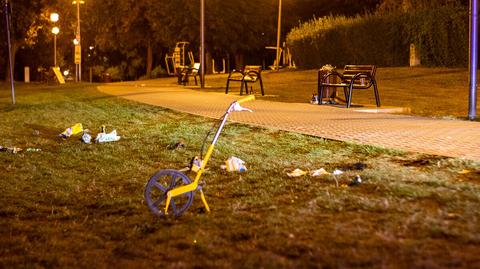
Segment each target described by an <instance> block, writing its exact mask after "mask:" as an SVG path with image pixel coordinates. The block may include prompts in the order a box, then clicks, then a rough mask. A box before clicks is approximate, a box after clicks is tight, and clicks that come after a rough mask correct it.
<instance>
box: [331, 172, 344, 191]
mask: <svg viewBox="0 0 480 269" xmlns="http://www.w3.org/2000/svg"><path fill="white" fill-rule="evenodd" d="M341 174H343V171H342V170H339V169H335V171H333V173H332V175H333V179H334V180H335V186H336V187H337V188H338V179H337V176H339V175H341Z"/></svg>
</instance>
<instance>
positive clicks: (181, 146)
mask: <svg viewBox="0 0 480 269" xmlns="http://www.w3.org/2000/svg"><path fill="white" fill-rule="evenodd" d="M186 147H187V145H186V144H185V142H183V141H182V140H180V141H178V142H176V143H172V144H170V145H168V146H167V149H171V150H173V149H184V148H186Z"/></svg>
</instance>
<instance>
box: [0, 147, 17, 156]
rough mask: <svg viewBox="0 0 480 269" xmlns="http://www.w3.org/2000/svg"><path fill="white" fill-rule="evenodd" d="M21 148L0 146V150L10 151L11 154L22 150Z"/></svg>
mask: <svg viewBox="0 0 480 269" xmlns="http://www.w3.org/2000/svg"><path fill="white" fill-rule="evenodd" d="M22 150H23V149H21V148H17V147H7V148H4V147H2V146H0V151H5V152H8V153H12V154H17V153H19V152H20V151H22Z"/></svg>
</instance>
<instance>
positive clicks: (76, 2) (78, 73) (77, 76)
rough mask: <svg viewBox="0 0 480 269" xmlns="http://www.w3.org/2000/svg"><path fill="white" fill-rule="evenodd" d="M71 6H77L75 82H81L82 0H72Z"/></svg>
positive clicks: (83, 2)
mask: <svg viewBox="0 0 480 269" xmlns="http://www.w3.org/2000/svg"><path fill="white" fill-rule="evenodd" d="M72 4H74V5H77V31H76V33H75V40H77V41H78V44H77V43H75V69H76V71H75V73H76V74H75V80H76V81H82V53H81V51H82V47H81V46H82V44H81V37H80V4H85V1H83V0H74V1H73V2H72Z"/></svg>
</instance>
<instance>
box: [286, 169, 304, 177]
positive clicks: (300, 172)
mask: <svg viewBox="0 0 480 269" xmlns="http://www.w3.org/2000/svg"><path fill="white" fill-rule="evenodd" d="M306 174H307V171H303V170H302V169H298V168H297V169H295V170H293V171H292V172H287V176H289V177H300V176H304V175H306Z"/></svg>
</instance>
